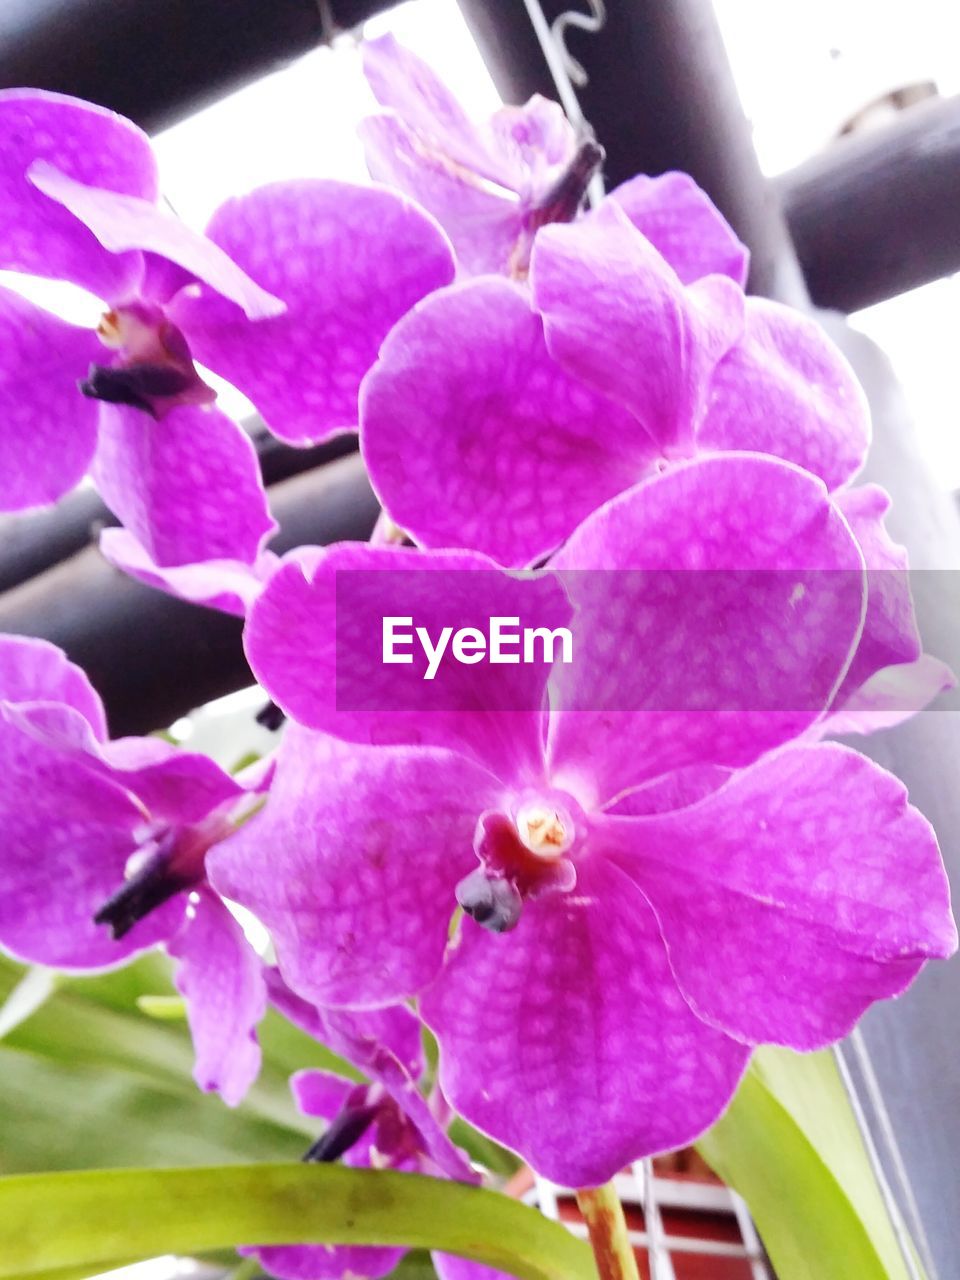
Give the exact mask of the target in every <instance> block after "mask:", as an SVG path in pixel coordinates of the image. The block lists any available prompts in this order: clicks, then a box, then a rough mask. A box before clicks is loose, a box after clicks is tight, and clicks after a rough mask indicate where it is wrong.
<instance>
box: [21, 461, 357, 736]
mask: <svg viewBox="0 0 960 1280" xmlns="http://www.w3.org/2000/svg"><path fill="white" fill-rule="evenodd" d="M271 499H272V505H273V510H274V514H275V515H276V517H277V519H278V520H279V522H280V532H279V534H278V535H277V537H276V538H275V539H274V542H273V547H274V549H275V550H277V551H286V550H289V549H290V548H291V547H295V546H300V545H302V544H306V543H314V544H325V543H328V542H336V541H340V540H341V539H363V538H367V537H369V535H370V532H371V530H372V528H373V525H374V522H375V520H376V517H377V511H378V506H377V502H376V499H375V498H374V496H373V493H372V491H371V489H370V485H369V482H368V481H367V477H366V473H365V471H364V469H363V464H362V463H361V461H360V458H359V457H358V456H356V455H354V456H351V457H346V458H341V459H338V460H337V461H335V462H331V463H329V464H328V465H327V466H325V467H321V468H318V469H316V470H314V471H309V472H306V473H305V474H303V475H299V476H295V477H293V478H292V479H289V480H285V481H283V482H282V483H281V484H278V485H276V486H275V487H274V489H273V490H272V491H271ZM0 631H6V632H13V633H16V634H18V635H32V636H41V637H43V638H44V639H47V640H52V641H53V643H54V644H58V645H60V646H61V648H63V649H65V650H66V652H67V653H68V655H69V656H70V657H71V658H72V659H73V660H74V661H75V662H77V663H79V664H80V665H81V666H82V667H83V668H84V669H85V670H86V672H87V673H88V675H89V676H90V679H91V680H92V681H93V683H94V685H95V686H96V688H97V689H98V690H99V691H100V694H101V695H102V697H103V700H104V702H105V704H106V707H107V713H108V716H109V718H110V726H111V730H112V732H113V733H114V734H115V735H122V734H129V733H147V732H149V731H150V730H152V729H157V728H160V727H163V726H164V725H168V724H171V723H172V722H173V721H174V720H175V719H177V717H178V716H182V715H184V714H185V713H186V712H188V711H190V710H192V709H193V708H194V707H197V706H201V705H202V704H203V703H205V702H209V701H210V700H211V699H212V698H218V697H220V696H222V695H223V694H225V693H230V692H232V691H233V690H234V689H239V688H242V687H243V686H244V685H245V684H250V683H252V681H253V677H252V676H251V674H250V670H249V668H248V667H247V664H246V661H245V660H244V657H243V650H242V647H241V644H240V631H241V624H240V620H239V619H237V618H230V617H226V616H225V615H223V614H219V613H215V612H214V611H213V610H210V609H203V608H198V607H197V606H195V605H189V604H185V603H183V602H182V601H180V600H175V599H173V598H172V597H170V596H166V595H164V594H163V593H162V592H159V591H154V590H153V589H152V588H150V587H145V586H142V585H141V584H140V583H138V582H134V581H133V580H132V579H131V578H128V577H126V575H124V574H122V573H120V572H119V571H118V570H116V569H114V568H112V567H111V566H110V565H109V564H107V562H106V561H105V560H104V559H103V557H102V556H101V555H100V553H99V552H98V551H97V549H96V547H92V546H88V547H86V548H85V549H84V550H82V551H79V552H78V553H77V554H75V555H73V556H71V557H70V558H69V559H68V560H65V561H64V562H63V563H62V564H58V565H56V566H55V567H54V568H52V569H49V570H48V571H47V572H46V573H42V574H40V575H39V577H36V578H34V579H33V580H32V581H30V582H25V583H24V584H23V585H22V586H19V587H17V588H15V589H14V590H13V591H8V592H6V593H5V594H4V595H3V596H0Z"/></svg>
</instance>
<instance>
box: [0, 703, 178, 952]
mask: <svg viewBox="0 0 960 1280" xmlns="http://www.w3.org/2000/svg"><path fill="white" fill-rule="evenodd" d="M30 796H33V797H35V798H37V797H42V804H41V803H39V802H37V803H34V804H25V803H24V797H30ZM142 824H143V810H142V809H141V808H140V806H139V805H137V804H136V803H135V802H134V801H133V799H132V798H131V797H130V796H129V795H128V794H127V793H126V792H125V791H123V790H121V789H120V788H119V787H117V786H115V785H113V784H111V783H109V782H107V781H104V780H103V779H101V778H98V777H96V776H92V775H91V773H90V772H89V770H87V769H86V768H84V767H83V766H82V765H80V764H78V763H77V761H76V760H75V759H74V758H73V757H72V756H70V755H64V754H62V753H60V752H58V751H55V750H53V749H51V748H49V747H46V746H44V745H43V744H42V743H40V742H38V741H36V739H34V738H33V737H32V736H31V735H29V734H25V733H23V732H22V731H21V730H20V729H18V728H17V727H16V726H15V725H12V724H9V723H5V722H0V847H2V849H3V857H2V858H0V947H2V948H3V949H5V950H7V951H9V952H11V953H12V954H14V955H15V956H17V957H18V958H19V959H21V960H25V961H27V962H29V963H32V964H45V965H51V966H53V967H55V968H60V969H95V968H103V967H106V966H108V965H113V964H119V963H121V962H122V961H124V960H126V959H128V958H129V957H130V956H132V955H135V954H136V953H137V952H138V951H141V950H143V949H144V948H145V947H150V946H152V945H154V944H155V943H156V942H158V941H162V940H163V939H164V938H166V937H168V936H169V935H170V934H171V933H173V932H174V930H175V929H176V928H177V927H178V924H179V921H180V918H181V916H182V913H183V898H182V897H179V898H174V899H173V900H171V901H170V902H168V903H166V904H164V906H162V907H160V908H158V909H157V910H156V911H154V912H153V913H151V915H150V916H148V917H147V918H146V919H145V920H142V921H141V922H140V923H139V924H137V925H136V926H135V927H134V928H133V929H132V930H131V931H130V932H129V933H128V934H127V935H126V936H125V937H124V938H122V939H121V940H119V941H114V940H113V939H112V938H111V937H110V934H109V931H108V930H107V928H106V927H104V926H102V925H96V924H94V922H93V916H94V913H95V912H96V911H97V910H98V909H99V908H100V907H101V906H102V905H103V903H104V902H105V901H106V900H107V898H109V897H110V896H111V894H113V893H114V892H115V891H116V890H117V889H118V888H119V887H120V886H121V885H122V884H123V878H124V868H125V867H126V864H127V860H128V858H129V857H130V856H131V854H132V853H133V852H134V850H135V849H136V847H137V840H136V838H135V835H134V833H135V832H136V831H137V830H138V829H139V828H140V827H142Z"/></svg>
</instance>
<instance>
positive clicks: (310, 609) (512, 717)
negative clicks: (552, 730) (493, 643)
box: [245, 543, 570, 772]
mask: <svg viewBox="0 0 960 1280" xmlns="http://www.w3.org/2000/svg"><path fill="white" fill-rule="evenodd" d="M407 616H409V617H411V618H413V619H414V620H415V622H416V625H417V626H418V627H424V628H426V630H427V631H428V632H429V634H430V635H431V636H433V637H437V636H438V634H439V632H440V630H441V628H443V627H446V628H448V629H453V630H457V629H459V628H460V627H463V626H465V625H473V626H475V627H477V628H479V627H481V626H482V627H487V626H488V625H489V619H490V618H491V617H493V616H500V617H507V618H513V617H516V618H518V619H519V620H520V624H521V625H531V626H532V625H536V626H548V627H550V628H551V629H552V628H554V627H556V626H558V625H562V624H564V623H566V622H568V621H569V618H570V607H569V604H568V602H567V599H566V595H565V594H564V591H563V588H562V586H561V584H560V583H559V582H557V581H556V580H554V579H553V578H550V577H541V578H539V579H524V578H518V577H513V576H510V575H508V574H506V573H503V572H502V571H500V570H499V569H498V568H497V567H496V566H495V565H494V564H493V563H492V562H491V561H489V560H487V559H486V558H485V557H483V556H479V555H475V554H473V553H471V552H463V551H447V552H421V551H415V550H413V549H411V548H402V547H369V546H362V545H357V544H350V543H342V544H340V545H338V546H335V547H332V548H330V549H329V550H327V551H322V552H319V553H318V554H317V557H316V560H315V561H314V564H313V566H312V567H310V566H308V565H306V564H305V563H304V562H303V561H302V560H301V559H300V558H299V556H298V555H295V556H294V557H293V558H291V559H289V560H287V561H286V562H285V563H284V565H283V566H282V568H280V569H278V570H277V572H276V573H275V574H274V575H273V577H272V578H271V580H270V582H269V583H268V585H267V587H266V588H265V590H264V591H263V593H262V595H261V596H260V597H259V599H258V600H257V601H256V603H255V604H254V606H253V609H252V610H251V613H250V618H249V620H248V623H247V629H246V634H245V645H246V652H247V657H248V659H249V662H250V665H251V667H252V669H253V671H254V674H255V675H256V677H257V679H258V680H259V681H260V682H261V684H262V685H263V686H264V688H265V689H266V690H267V692H268V693H269V694H270V696H271V697H272V698H273V699H274V700H275V701H276V702H277V703H278V705H279V706H280V707H281V708H282V709H283V710H284V711H286V712H287V714H288V715H290V716H291V717H292V718H293V719H294V720H297V721H298V722H299V723H300V724H303V725H306V726H307V727H308V728H311V729H322V730H324V731H325V732H328V733H333V734H335V735H336V736H337V737H340V738H344V739H347V740H349V741H355V742H373V743H381V744H382V743H408V744H411V745H416V744H424V745H433V746H440V747H450V748H452V749H455V750H457V751H461V752H463V753H464V754H467V755H470V756H473V757H474V758H476V759H478V760H480V761H481V762H482V763H485V764H486V765H487V767H488V768H490V769H492V770H493V771H494V772H498V771H502V770H504V769H506V770H510V769H513V768H516V769H517V770H519V771H521V772H522V771H527V772H530V771H533V772H537V771H539V770H540V768H541V765H542V759H543V742H542V734H543V706H544V698H545V687H546V681H547V678H548V675H549V667H548V666H547V665H546V664H543V663H519V662H518V663H517V664H516V665H512V666H503V665H492V664H490V663H487V662H485V663H484V665H483V666H482V667H481V666H474V665H469V666H465V665H463V664H462V663H459V662H456V661H451V662H447V663H443V664H442V665H441V666H440V667H439V668H438V670H437V671H436V674H435V677H434V678H433V679H432V680H427V679H425V678H424V676H425V666H426V658H425V656H424V654H423V651H422V649H421V651H420V652H419V653H417V652H415V651H414V652H411V653H410V654H409V655H408V656H409V657H410V659H411V661H410V663H409V664H404V665H392V664H385V663H384V661H383V647H384V642H383V619H384V618H389V617H396V618H399V619H400V620H401V621H402V620H403V619H404V618H405V617H407ZM448 638H449V637H448ZM518 656H519V655H518Z"/></svg>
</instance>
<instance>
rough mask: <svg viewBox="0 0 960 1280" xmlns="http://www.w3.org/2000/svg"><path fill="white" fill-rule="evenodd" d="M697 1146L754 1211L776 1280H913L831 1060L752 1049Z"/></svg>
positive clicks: (819, 1055) (820, 1055)
mask: <svg viewBox="0 0 960 1280" xmlns="http://www.w3.org/2000/svg"><path fill="white" fill-rule="evenodd" d="M697 1147H698V1149H699V1151H700V1153H701V1155H702V1156H703V1157H704V1159H705V1160H706V1161H707V1162H708V1163H709V1164H710V1165H711V1166H712V1167H713V1168H714V1169H715V1170H716V1172H717V1173H718V1174H719V1175H720V1177H721V1178H723V1180H724V1181H725V1182H726V1183H728V1184H729V1185H730V1186H731V1187H734V1188H735V1189H736V1190H737V1191H739V1192H740V1194H741V1195H742V1196H743V1197H744V1199H745V1200H746V1202H747V1204H748V1205H749V1206H750V1212H751V1213H752V1214H753V1217H754V1220H755V1222H756V1224H757V1228H758V1230H759V1232H760V1234H761V1236H762V1237H763V1242H764V1244H765V1246H766V1248H767V1252H768V1253H769V1254H770V1258H771V1260H772V1262H773V1265H774V1267H775V1268H776V1272H777V1275H778V1277H779V1280H853V1278H854V1277H855V1280H909V1272H908V1270H907V1267H906V1264H905V1262H904V1259H903V1255H902V1253H901V1251H900V1247H899V1245H898V1243H897V1237H896V1234H895V1232H894V1228H893V1224H892V1223H891V1221H890V1218H889V1215H888V1213H887V1210H886V1206H885V1204H884V1200H883V1196H882V1193H881V1191H880V1188H879V1186H878V1185H877V1180H876V1177H875V1175H874V1172H873V1169H872V1167H871V1164H870V1160H869V1158H868V1155H867V1152H866V1149H865V1148H864V1145H863V1140H862V1138H861V1136H860V1131H859V1129H858V1127H857V1122H856V1118H855V1116H854V1114H853V1111H852V1109H851V1107H850V1103H849V1100H848V1098H847V1095H846V1092H845V1090H844V1087H843V1082H842V1080H841V1078H840V1073H839V1071H838V1069H837V1064H836V1062H835V1061H834V1058H833V1056H832V1054H831V1053H829V1052H823V1053H813V1054H796V1053H791V1052H790V1051H789V1050H787V1049H777V1048H770V1047H766V1048H763V1049H759V1050H757V1052H756V1053H755V1054H754V1057H753V1062H752V1063H751V1065H750V1068H749V1070H748V1071H747V1074H746V1075H745V1076H744V1079H743V1082H742V1084H741V1086H740V1089H739V1091H738V1092H737V1095H736V1097H735V1098H734V1100H733V1102H732V1103H731V1105H730V1107H729V1109H728V1110H727V1112H726V1113H725V1114H724V1115H723V1116H722V1117H721V1119H720V1120H719V1121H718V1122H717V1123H716V1124H715V1125H714V1126H713V1128H712V1129H710V1131H709V1132H708V1133H707V1134H705V1135H704V1137H702V1138H701V1139H700V1141H699V1143H698V1144H697Z"/></svg>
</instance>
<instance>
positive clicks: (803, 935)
mask: <svg viewBox="0 0 960 1280" xmlns="http://www.w3.org/2000/svg"><path fill="white" fill-rule="evenodd" d="M610 822H611V823H616V824H618V825H619V826H620V830H619V832H618V836H619V839H620V841H621V844H622V845H624V846H629V848H628V852H627V853H625V854H624V855H623V858H622V864H623V865H624V866H625V867H626V868H627V869H628V871H629V873H630V875H631V876H632V877H633V879H634V880H635V881H636V883H637V884H638V885H639V886H640V888H641V889H642V890H643V892H644V894H645V895H646V896H647V898H648V899H649V900H650V903H651V904H652V906H653V909H654V911H655V912H656V915H657V919H658V921H659V923H660V929H661V932H662V934H663V937H664V940H665V942H666V945H667V950H668V953H669V956H670V964H671V966H672V969H673V972H674V974H675V976H676V979H677V982H678V983H679V985H680V988H681V990H682V991H683V992H684V994H685V995H686V997H687V999H688V1000H689V1001H690V1004H691V1007H692V1008H693V1009H694V1011H695V1012H696V1013H697V1014H698V1015H699V1016H700V1017H702V1018H705V1019H707V1020H708V1021H710V1022H711V1023H713V1024H714V1025H715V1026H717V1027H720V1028H722V1029H723V1030H724V1031H726V1032H727V1033H728V1034H729V1035H733V1036H736V1037H738V1038H739V1039H742V1040H745V1041H747V1042H751V1043H758V1042H761V1041H773V1042H776V1043H778V1044H786V1045H790V1046H791V1047H793V1048H795V1049H816V1048H819V1047H821V1046H822V1045H824V1044H828V1043H830V1042H831V1041H833V1040H837V1039H839V1038H840V1037H841V1036H844V1035H846V1034H847V1033H848V1032H849V1031H850V1030H851V1028H852V1027H853V1026H854V1024H855V1023H856V1021H857V1019H858V1018H859V1017H860V1016H861V1014H863V1013H864V1011H865V1010H866V1009H867V1008H868V1007H869V1005H871V1004H872V1003H873V1002H874V1001H875V1000H879V999H883V998H884V997H889V996H893V995H897V994H899V993H900V992H901V991H903V990H904V988H905V987H907V986H908V985H909V983H910V982H911V981H912V980H913V978H914V977H916V975H917V973H918V972H919V970H920V969H921V968H922V966H923V963H924V961H925V960H927V959H928V958H930V957H935V956H936V957H946V956H949V955H951V954H952V953H953V952H954V951H955V950H956V946H957V932H956V928H955V926H954V923H953V918H952V916H951V914H950V896H949V888H948V885H947V878H946V875H945V874H944V870H943V864H942V862H941V860H940V854H939V850H938V848H937V840H936V836H935V835H934V833H933V830H932V828H931V827H930V824H929V823H928V822H927V820H926V819H925V818H924V817H922V816H921V814H920V813H918V812H917V810H916V809H913V808H911V807H910V805H909V804H908V803H907V793H906V790H905V788H904V786H903V784H902V783H901V782H899V781H898V779H896V778H894V777H893V776H892V774H889V773H885V772H884V771H883V770H882V769H880V768H879V767H878V766H877V765H875V764H874V763H873V762H872V761H870V760H868V759H866V758H865V757H864V756H860V755H858V754H857V753H856V752H854V751H850V750H848V749H847V748H846V747H840V746H836V745H832V744H831V745H829V746H826V745H824V746H814V747H792V748H788V749H786V750H784V751H782V752H780V753H779V754H777V755H775V756H771V757H770V758H769V759H767V760H765V761H763V762H762V763H760V764H758V765H756V766H754V767H753V768H752V769H748V770H745V771H744V772H742V773H740V774H737V775H736V776H735V777H734V778H732V779H731V781H730V782H729V783H728V784H727V785H726V786H725V787H723V788H722V789H721V790H719V791H717V792H714V794H713V795H711V796H709V797H707V799H705V800H703V801H701V803H700V804H697V805H694V806H693V807H692V808H689V809H685V810H681V811H678V812H677V813H673V814H662V815H660V816H659V817H656V818H647V819H643V818H641V819H629V818H627V819H611V820H610ZM706 938H709V945H708V946H706V947H705V945H704V940H705V939H706Z"/></svg>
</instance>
